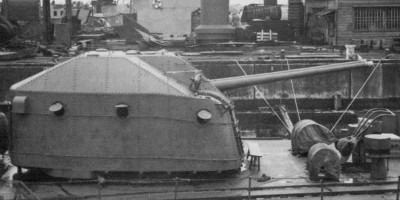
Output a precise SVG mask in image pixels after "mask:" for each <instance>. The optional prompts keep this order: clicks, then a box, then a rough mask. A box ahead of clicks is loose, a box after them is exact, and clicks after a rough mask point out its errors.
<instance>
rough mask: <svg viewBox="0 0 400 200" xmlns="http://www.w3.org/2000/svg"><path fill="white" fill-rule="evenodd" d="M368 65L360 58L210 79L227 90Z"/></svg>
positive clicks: (370, 62)
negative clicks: (344, 61) (337, 62)
mask: <svg viewBox="0 0 400 200" xmlns="http://www.w3.org/2000/svg"><path fill="white" fill-rule="evenodd" d="M370 66H373V62H372V61H366V60H361V61H353V62H347V63H339V64H331V65H322V66H317V67H309V68H302V69H294V70H288V71H278V72H271V73H262V74H254V75H245V76H235V77H229V78H220V79H213V80H211V82H212V84H214V86H215V87H217V88H218V89H220V90H229V89H235V88H240V87H246V86H251V85H257V84H262V83H269V82H274V81H281V80H287V79H293V78H299V77H305V76H312V75H318V74H325V73H330V72H338V71H345V70H351V69H357V68H363V67H370Z"/></svg>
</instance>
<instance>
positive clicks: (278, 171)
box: [0, 140, 400, 200]
mask: <svg viewBox="0 0 400 200" xmlns="http://www.w3.org/2000/svg"><path fill="white" fill-rule="evenodd" d="M248 142H252V143H257V144H258V145H259V147H260V150H261V152H262V158H261V169H260V171H258V170H257V168H254V167H253V168H252V169H251V170H249V169H248V167H247V166H248V163H246V164H244V167H242V169H241V172H240V173H237V174H234V175H219V174H217V173H212V174H210V173H207V174H202V173H200V174H196V175H188V174H186V175H185V174H174V173H173V174H169V175H168V174H166V173H160V174H158V175H154V174H153V175H146V174H144V175H141V176H139V175H138V174H123V175H121V174H120V175H114V176H112V177H109V178H106V179H105V180H104V182H102V184H100V185H99V184H98V183H99V182H98V180H59V179H57V180H45V179H43V180H40V181H37V180H36V181H30V180H29V179H28V180H26V181H24V183H23V184H22V183H21V182H18V181H15V182H14V184H13V185H14V187H11V186H10V184H8V183H7V182H4V183H3V184H1V187H0V196H3V198H4V199H13V198H14V195H15V194H19V195H21V196H25V197H26V198H30V199H35V198H36V199H102V200H104V199H175V198H176V199H243V198H247V197H248V195H249V191H248V188H249V180H250V181H251V188H252V189H251V192H250V195H251V197H252V198H258V199H270V198H279V199H320V197H319V196H320V195H321V183H320V182H313V181H310V180H309V178H308V175H307V170H306V160H307V158H306V157H297V156H293V155H292V154H291V152H290V148H291V145H290V140H243V143H244V146H245V149H246V143H248ZM347 166H351V164H349V163H348V164H347ZM398 166H400V159H399V158H392V159H391V160H390V162H389V171H388V175H387V179H386V180H372V179H371V178H370V173H369V171H368V170H365V169H356V168H355V167H346V169H343V170H342V173H341V176H340V181H339V182H337V181H335V182H333V181H326V182H324V193H323V195H324V196H325V199H338V198H341V199H350V198H351V199H357V198H359V199H378V198H379V199H395V196H396V190H397V187H398V185H397V181H398V177H399V176H400V168H399V167H398ZM262 174H265V175H267V176H269V177H271V179H270V180H268V181H265V182H260V181H259V178H260V177H261V176H262ZM21 185H22V186H21ZM23 185H26V186H27V187H25V186H23ZM99 196H100V197H99Z"/></svg>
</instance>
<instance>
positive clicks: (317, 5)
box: [305, 0, 400, 48]
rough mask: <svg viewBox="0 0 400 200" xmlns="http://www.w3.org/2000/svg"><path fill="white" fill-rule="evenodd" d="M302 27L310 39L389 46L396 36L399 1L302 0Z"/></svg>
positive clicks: (399, 32) (399, 24) (399, 31)
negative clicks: (303, 12) (303, 14)
mask: <svg viewBox="0 0 400 200" xmlns="http://www.w3.org/2000/svg"><path fill="white" fill-rule="evenodd" d="M305 27H306V34H307V35H308V36H309V37H310V38H311V40H314V41H316V40H319V41H323V42H324V43H327V44H332V45H343V44H366V45H370V46H371V47H375V48H378V47H383V48H385V47H389V46H391V43H392V41H393V39H395V38H397V37H400V1H397V0H306V1H305Z"/></svg>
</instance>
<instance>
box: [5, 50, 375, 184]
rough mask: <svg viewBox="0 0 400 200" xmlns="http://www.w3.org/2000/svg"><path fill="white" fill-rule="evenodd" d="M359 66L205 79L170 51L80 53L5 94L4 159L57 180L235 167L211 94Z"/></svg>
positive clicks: (222, 106)
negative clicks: (8, 109)
mask: <svg viewBox="0 0 400 200" xmlns="http://www.w3.org/2000/svg"><path fill="white" fill-rule="evenodd" d="M368 66H371V63H370V62H367V61H353V62H349V63H341V64H334V65H325V66H319V67H311V68H306V69H296V70H291V71H283V72H274V73H266V74H256V75H249V76H241V77H230V78H223V79H214V80H209V79H207V78H205V77H204V76H203V75H202V74H201V71H199V70H196V69H195V68H194V67H193V66H192V65H191V64H189V63H188V62H186V61H185V60H184V59H182V58H181V57H179V56H176V55H174V54H172V53H155V54H153V55H147V54H143V53H142V54H140V53H138V52H135V51H128V52H117V51H115V52H110V51H106V50H98V51H93V52H87V53H85V54H83V55H81V56H78V57H75V58H72V59H70V60H68V61H66V62H63V63H60V64H57V65H56V66H55V67H52V68H50V69H47V70H45V71H43V72H41V73H38V74H36V75H34V76H32V77H29V78H27V79H25V80H23V81H21V82H18V83H16V84H14V85H13V86H12V87H11V89H10V90H11V91H12V93H13V95H14V98H13V101H12V117H11V121H12V122H11V133H10V134H11V135H10V142H11V144H10V150H9V151H10V156H11V160H12V163H13V164H14V165H16V166H19V167H23V168H38V169H43V170H44V171H45V172H47V173H48V174H50V175H52V176H56V177H67V178H90V177H92V176H93V174H95V173H96V172H101V173H103V172H111V171H135V172H140V173H142V172H160V171H162V172H165V171H166V172H200V171H202V172H203V171H218V172H221V171H229V170H237V169H239V168H240V167H241V164H242V155H243V148H242V145H241V140H240V134H239V129H238V122H237V120H236V118H235V113H234V109H233V103H232V101H231V100H229V99H228V98H227V97H226V96H225V95H224V94H223V93H222V92H221V91H223V90H227V89H232V88H238V87H244V86H249V85H254V84H260V83H266V82H271V81H278V80H285V79H290V78H296V77H303V76H308V75H315V74H321V73H328V72H334V71H340V70H350V69H355V68H360V67H368Z"/></svg>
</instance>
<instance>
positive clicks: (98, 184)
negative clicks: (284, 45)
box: [97, 176, 106, 200]
mask: <svg viewBox="0 0 400 200" xmlns="http://www.w3.org/2000/svg"><path fill="white" fill-rule="evenodd" d="M105 181H106V180H105V179H104V178H103V177H101V176H98V177H97V186H98V193H97V195H98V198H99V200H101V188H102V187H103V186H102V184H103V183H104V182H105Z"/></svg>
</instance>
